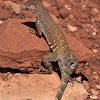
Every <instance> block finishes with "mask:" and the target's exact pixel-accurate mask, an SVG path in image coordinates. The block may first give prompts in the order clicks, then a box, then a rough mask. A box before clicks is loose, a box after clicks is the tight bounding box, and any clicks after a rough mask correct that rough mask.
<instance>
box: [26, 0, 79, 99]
mask: <svg viewBox="0 0 100 100" xmlns="http://www.w3.org/2000/svg"><path fill="white" fill-rule="evenodd" d="M24 6H25V7H26V8H28V9H29V10H31V11H32V12H33V13H34V14H35V16H36V28H37V32H36V33H35V34H36V35H40V36H41V35H42V32H43V34H44V36H45V38H46V40H47V42H48V44H49V45H50V48H51V49H52V51H53V52H51V53H50V54H47V55H44V56H43V58H42V60H43V63H44V66H45V68H44V67H43V66H41V67H40V73H46V74H50V73H52V70H53V68H52V65H51V62H56V61H58V64H59V68H60V71H61V84H60V87H59V89H58V92H57V95H56V97H55V100H60V99H61V97H62V95H63V93H64V90H65V88H66V86H67V83H68V81H69V80H70V75H71V74H72V73H73V72H74V71H75V70H76V68H77V65H78V60H77V59H76V58H75V56H74V55H73V54H71V53H69V50H68V45H67V42H66V39H65V37H64V35H63V33H62V32H61V30H60V29H59V27H58V26H57V24H56V23H55V22H54V21H53V19H52V17H51V16H50V14H49V13H48V12H47V10H46V9H45V8H44V7H43V6H42V5H41V4H40V3H39V2H38V1H37V0H29V1H28V2H26V3H24Z"/></svg>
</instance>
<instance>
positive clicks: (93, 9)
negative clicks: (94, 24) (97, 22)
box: [91, 8, 98, 16]
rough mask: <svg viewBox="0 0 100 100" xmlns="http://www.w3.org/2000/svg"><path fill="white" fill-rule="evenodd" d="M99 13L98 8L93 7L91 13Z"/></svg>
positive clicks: (94, 14)
mask: <svg viewBox="0 0 100 100" xmlns="http://www.w3.org/2000/svg"><path fill="white" fill-rule="evenodd" d="M97 14H98V10H97V9H96V8H92V9H91V15H93V16H96V15H97Z"/></svg>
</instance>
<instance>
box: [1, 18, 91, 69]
mask: <svg viewBox="0 0 100 100" xmlns="http://www.w3.org/2000/svg"><path fill="white" fill-rule="evenodd" d="M31 20H32V19H31ZM31 20H15V19H8V20H7V21H4V22H3V23H2V24H1V28H3V30H1V31H2V33H1V35H0V38H1V39H0V66H1V67H2V68H12V69H20V68H24V67H32V64H31V62H33V63H34V62H36V61H38V62H39V61H41V58H42V56H43V55H44V54H46V53H48V52H49V51H50V48H49V46H48V45H47V43H46V41H45V40H44V39H43V37H41V38H39V37H37V36H35V35H34V34H31V33H29V27H28V26H26V25H24V24H25V22H30V21H31ZM33 22H35V19H33ZM4 27H5V28H4ZM65 37H66V40H67V41H68V46H69V50H70V51H71V53H73V54H74V55H75V56H76V57H77V58H78V59H79V61H84V60H87V59H89V58H90V56H91V55H92V52H91V51H90V50H88V49H87V48H86V47H85V46H84V44H82V43H81V42H79V41H77V39H76V38H75V37H72V36H69V35H67V34H65ZM2 41H3V42H2ZM73 47H74V50H73ZM81 49H82V51H81ZM81 53H82V54H81ZM24 70H25V69H24Z"/></svg>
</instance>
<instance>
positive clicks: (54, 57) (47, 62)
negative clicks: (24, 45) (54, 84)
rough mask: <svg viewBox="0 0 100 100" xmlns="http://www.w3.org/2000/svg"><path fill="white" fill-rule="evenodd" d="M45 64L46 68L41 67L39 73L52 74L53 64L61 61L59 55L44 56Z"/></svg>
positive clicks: (52, 53)
mask: <svg viewBox="0 0 100 100" xmlns="http://www.w3.org/2000/svg"><path fill="white" fill-rule="evenodd" d="M42 60H43V64H44V66H45V67H43V66H41V67H40V72H39V73H43V74H51V73H52V70H53V67H52V64H51V62H56V61H58V60H59V57H58V54H57V53H54V52H51V53H49V54H47V55H44V56H43V58H42Z"/></svg>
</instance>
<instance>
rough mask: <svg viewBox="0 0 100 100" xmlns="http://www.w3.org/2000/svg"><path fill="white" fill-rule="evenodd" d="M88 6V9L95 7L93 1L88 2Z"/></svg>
mask: <svg viewBox="0 0 100 100" xmlns="http://www.w3.org/2000/svg"><path fill="white" fill-rule="evenodd" d="M88 6H89V7H96V4H95V3H94V2H93V1H91V2H89V4H88Z"/></svg>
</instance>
